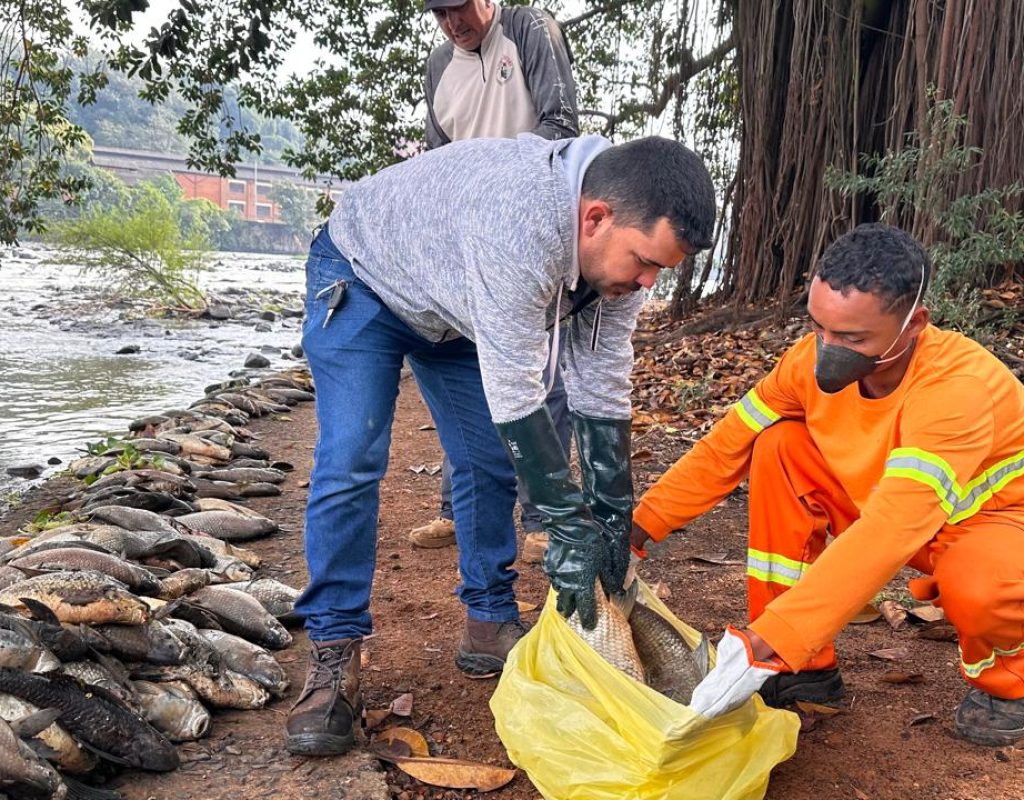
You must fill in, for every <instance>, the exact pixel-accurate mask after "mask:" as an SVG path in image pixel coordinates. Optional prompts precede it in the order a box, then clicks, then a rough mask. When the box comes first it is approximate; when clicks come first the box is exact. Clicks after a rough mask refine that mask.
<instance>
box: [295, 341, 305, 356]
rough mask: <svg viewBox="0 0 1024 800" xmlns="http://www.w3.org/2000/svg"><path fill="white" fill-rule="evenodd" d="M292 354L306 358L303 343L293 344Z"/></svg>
mask: <svg viewBox="0 0 1024 800" xmlns="http://www.w3.org/2000/svg"><path fill="white" fill-rule="evenodd" d="M292 355H293V356H295V357H296V358H304V357H305V355H306V354H305V352H304V351H303V349H302V345H301V344H293V345H292Z"/></svg>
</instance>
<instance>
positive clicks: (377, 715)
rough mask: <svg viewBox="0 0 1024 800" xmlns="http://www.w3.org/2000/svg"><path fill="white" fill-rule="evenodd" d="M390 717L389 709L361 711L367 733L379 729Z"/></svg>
mask: <svg viewBox="0 0 1024 800" xmlns="http://www.w3.org/2000/svg"><path fill="white" fill-rule="evenodd" d="M390 716H391V709H390V708H367V709H365V710H364V711H363V722H364V723H365V728H366V730H368V731H372V730H373V729H374V728H377V727H380V724H381V723H382V722H384V720H386V719H387V718H388V717H390Z"/></svg>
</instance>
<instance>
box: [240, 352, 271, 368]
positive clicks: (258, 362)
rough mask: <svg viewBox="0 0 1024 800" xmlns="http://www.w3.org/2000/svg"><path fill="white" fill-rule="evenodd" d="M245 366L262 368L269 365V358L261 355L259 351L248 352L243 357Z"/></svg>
mask: <svg viewBox="0 0 1024 800" xmlns="http://www.w3.org/2000/svg"><path fill="white" fill-rule="evenodd" d="M245 366H246V367H247V368H248V369H263V368H264V367H269V366H270V359H268V358H267V357H266V356H261V355H260V354H259V353H249V355H248V357H247V358H246V359H245Z"/></svg>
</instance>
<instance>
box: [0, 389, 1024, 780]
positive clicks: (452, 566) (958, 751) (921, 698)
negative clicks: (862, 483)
mask: <svg viewBox="0 0 1024 800" xmlns="http://www.w3.org/2000/svg"><path fill="white" fill-rule="evenodd" d="M429 423H430V418H429V414H428V412H427V410H426V408H425V406H424V404H423V402H422V400H421V399H420V397H419V394H418V392H417V390H416V387H415V385H414V383H413V382H412V381H411V380H407V381H404V382H403V389H402V393H401V396H400V399H399V406H398V414H397V419H396V423H395V426H394V437H393V442H392V449H391V467H390V470H389V472H388V475H387V477H386V479H385V482H384V485H383V488H382V502H381V525H380V542H379V551H378V568H377V573H376V579H375V586H374V594H373V605H372V611H373V614H374V619H375V625H376V633H375V635H374V636H373V637H372V638H371V639H370V640H368V641H367V642H366V644H365V649H366V651H367V653H368V661H367V663H366V665H365V669H364V671H363V692H364V696H365V700H366V705H367V707H368V708H370V709H380V708H385V707H387V706H388V705H389V704H390V703H391V701H392V700H394V699H395V698H396V697H397V696H399V695H401V694H403V693H406V692H411V693H412V694H413V697H414V702H413V712H412V716H411V718H410V719H408V720H404V721H403V720H399V719H396V718H394V717H392V718H391V719H390V720H389V723H386V724H399V723H401V724H406V725H408V726H410V727H413V728H416V729H417V730H419V731H420V732H421V733H422V734H423V735H424V736H425V737H426V738H427V739H428V741H429V742H430V744H431V748H432V750H433V753H434V754H435V755H443V756H449V757H456V758H464V759H471V760H474V761H482V762H486V763H490V764H495V765H502V766H511V765H510V764H509V762H508V759H507V756H506V754H505V751H504V749H503V748H502V745H501V743H500V741H499V740H498V737H497V735H496V734H495V732H494V725H493V719H492V717H491V713H490V710H489V708H488V704H487V701H488V698H489V696H490V694H491V692H492V691H493V689H494V687H495V684H496V680H495V679H489V680H471V679H469V678H467V677H464V676H463V675H462V674H461V673H460V672H459V671H458V670H457V669H456V668H455V666H454V663H453V659H454V655H455V648H456V646H457V643H458V639H459V634H460V631H461V626H462V622H463V618H464V617H463V610H462V607H461V606H460V604H459V602H458V600H457V598H456V597H455V596H454V594H453V590H454V588H455V585H456V583H457V579H458V578H457V566H456V553H455V550H454V548H447V549H442V550H434V551H424V550H415V549H413V548H412V547H411V545H409V543H408V542H407V540H406V534H407V532H408V529H409V528H410V527H411V526H412V525H414V524H420V523H422V522H425V521H427V520H428V519H429V518H431V516H432V515H433V513H434V511H435V505H436V499H437V491H438V486H439V481H440V475H439V474H435V475H433V476H431V475H429V474H427V471H425V470H424V471H422V472H419V473H416V472H413V471H412V470H411V469H410V468H411V467H417V466H419V465H424V464H426V465H428V466H434V465H438V464H439V462H440V460H441V451H440V447H439V445H438V442H437V438H436V434H435V433H434V432H433V431H432V430H429V429H428V430H424V429H422V428H423V427H424V426H427V425H429ZM252 427H253V428H254V430H255V431H256V432H257V433H258V434H259V435H260V436H261V440H262V441H261V443H262V444H263V445H264V446H266V447H268V448H269V449H270V450H271V452H272V453H273V456H274V458H275V459H281V460H286V461H290V462H292V463H293V464H295V466H296V469H295V472H293V473H292V474H291V475H290V476H289V479H288V481H287V482H286V483H285V484H284V489H285V491H284V494H283V496H281V497H276V498H264V499H257V500H253V501H250V502H251V505H252V507H254V508H255V509H257V510H259V511H262V512H263V513H266V514H267V515H269V516H271V517H273V518H274V519H275V520H276V521H277V522H278V523H280V524H282V525H284V526H285V527H286V529H287V530H286V532H284V533H280V534H277V535H275V536H274V537H272V538H269V539H266V540H262V541H257V542H253V543H252V547H253V549H255V550H256V551H258V552H259V553H260V554H261V555H262V556H263V557H264V560H265V564H266V565H267V566H265V567H264V568H263V573H264V574H266V575H270V576H272V577H276V578H278V579H279V580H282V581H285V582H286V583H290V584H291V585H294V586H301V585H303V583H304V581H305V579H306V573H305V567H304V560H303V555H302V512H303V507H304V503H305V495H306V489H305V486H306V481H307V480H308V472H309V467H310V465H311V460H312V448H313V442H314V440H315V430H316V421H315V417H314V413H313V408H312V404H306V405H303V406H300V407H298V408H297V409H296V410H295V411H294V412H293V413H292V414H291V415H290V418H285V417H279V418H277V419H264V420H258V421H256V422H255V423H254V424H253V426H252ZM688 446H689V444H688V443H687V442H686V441H683V437H682V436H681V435H679V434H678V433H677V432H673V430H672V429H669V430H668V431H666V430H665V428H664V426H651V427H650V428H648V429H647V430H646V431H645V432H643V433H638V434H637V435H635V437H634V452H635V453H636V455H637V463H636V470H635V475H636V480H637V488H638V490H641V489H643V488H645V487H646V486H647V485H649V484H650V483H651V482H652V481H653V479H654V478H656V477H657V476H658V475H659V474H660V473H661V472H662V471H663V470H664V469H665V468H667V467H668V466H669V465H670V464H671V463H672V462H673V461H674V460H675V458H676V457H678V455H679V454H680V453H682V452H683V451H684V450H685V449H686V448H687V447H688ZM54 489H55V487H50V490H49V491H46V490H44V491H37V492H36V493H34V494H33V495H30V496H29V497H28V498H27V500H26V502H25V503H24V504H23V505H22V506H21V507H19V508H18V509H16V510H15V511H13V512H12V513H11V514H9V515H8V519H7V520H6V521H5V523H4V525H3V528H4V529H5V530H7V529H10V528H12V527H14V526H16V525H17V524H20V522H21V521H23V520H24V519H27V518H29V517H30V516H31V514H32V512H33V510H34V509H35V508H38V507H41V506H42V505H43V504H44V503H45V500H46V498H47V496H48V495H49V496H52V492H53V490H54ZM744 531H745V495H744V493H743V492H742V490H738V491H737V493H736V494H735V495H734V496H733V497H730V498H729V499H728V500H726V501H725V502H724V503H723V504H722V505H720V506H719V507H718V508H716V509H715V510H713V511H712V512H711V513H709V514H708V515H706V517H705V518H704V519H702V520H700V521H698V522H696V523H695V524H693V525H692V526H691V527H690V528H689V529H688V531H687V533H686V535H682V534H678V535H676V536H674V537H670V538H669V539H668V541H667V542H666V543H664V544H663V545H660V546H658V547H657V548H656V549H655V550H654V552H653V554H652V558H651V559H649V561H648V562H646V563H645V564H643V566H642V568H641V575H642V577H644V578H645V579H646V580H647V581H648V582H649V583H651V584H656V583H658V582H661V584H662V586H663V587H665V588H667V590H668V592H669V595H668V597H667V598H666V600H665V602H666V603H667V604H668V605H669V606H670V607H671V608H672V609H673V610H674V611H675V613H676V614H677V615H678V616H679V617H680V618H682V619H684V620H686V621H687V622H689V623H690V624H692V625H694V626H695V627H698V628H704V629H705V630H707V631H708V632H710V633H713V634H714V635H716V636H717V634H718V633H719V632H720V631H721V629H722V628H723V626H724V625H725V624H727V623H730V622H731V623H742V622H743V621H744V615H745V599H744V591H745V589H744V568H743V566H742V565H741V563H740V562H742V561H743V560H744V558H745V547H746V541H745V534H744ZM700 556H703V557H708V558H711V561H707V560H700V559H699V558H695V557H700ZM722 561H724V562H730V563H713V562H722ZM904 577H905V576H904ZM902 587H903V582H902V581H901V580H897V581H894V582H893V584H892V586H891V590H892V595H893V596H894V597H895V596H898V595H899V594H900V592H901V591H902ZM546 591H547V581H546V579H545V577H544V574H543V572H542V571H541V569H540V567H539V566H530V565H520V582H519V597H520V599H521V600H525V601H528V602H532V603H537V604H540V603H542V602H543V600H544V597H545V594H546ZM536 616H537V612H531V613H528V614H526V615H525V619H526V621H527V622H531V621H532V620H533V619H535V618H536ZM921 630H922V626H915V625H909V624H907V625H904V626H903V627H902V628H901V629H900V630H898V631H894V630H892V629H891V628H890V626H889V625H888V624H887V623H886V622H885V621H884V620H879V621H876V622H874V623H871V624H862V625H855V626H850V627H849V628H848V629H847V630H846V631H844V632H843V634H842V635H841V636H840V638H839V641H838V648H839V653H840V658H841V663H842V669H843V675H844V678H845V680H846V685H847V688H848V695H847V698H846V699H845V701H844V702H843V703H842V706H841V712H840V713H839V714H837V715H835V716H832V717H828V718H820V719H817V720H816V721H808V720H805V730H804V731H803V732H802V733H801V734H800V741H799V747H798V750H797V753H796V755H795V756H794V757H793V758H792V759H790V760H789V761H788V762H786V763H784V764H782V765H780V766H779V767H778V768H777V769H776V770H775V772H774V773H773V776H772V780H771V784H770V787H769V791H768V795H767V796H768V798H771V800H821V798H850V800H896V799H897V798H908V799H910V800H1014V799H1016V798H1024V749H1018V748H1004V749H1001V750H993V749H984V748H980V747H975V746H972V745H969V744H966V743H963V742H961V741H959V740H957V739H955V738H954V737H953V726H952V717H953V711H954V709H955V708H956V705H957V704H958V702H959V701H960V699H961V697H962V695H963V693H964V691H965V684H964V683H963V681H962V680H961V679H960V678H959V677H958V675H957V670H956V663H957V649H956V644H955V643H954V642H952V641H948V640H946V641H941V640H938V641H937V640H931V639H926V638H923V637H921V636H920V633H921ZM295 633H296V634H297V635H296V642H295V644H294V645H293V646H292V647H291V648H290V649H288V650H286V651H282V652H280V653H278V657H279V659H280V660H281V661H282V662H283V663H284V664H285V666H286V668H287V669H288V670H289V673H290V675H291V676H292V680H293V684H295V685H293V687H292V690H291V693H290V696H289V697H288V698H284V699H282V700H278V701H275V702H274V703H273V704H271V705H270V706H269V707H268V708H267V709H265V710H263V711H259V712H228V713H218V714H216V715H215V718H214V725H213V729H212V734H211V736H210V737H209V738H208V739H205V740H203V741H201V742H198V743H194V744H189V745H185V746H183V747H182V748H181V750H182V756H183V760H185V761H186V763H185V764H184V765H183V766H182V767H181V768H180V769H179V770H178V771H176V772H174V773H171V774H168V775H147V774H141V773H122V774H120V775H119V776H118V777H117V778H115V779H114V781H113V782H112V783H113V785H114V786H116V787H117V788H119V789H120V790H121V791H122V792H123V793H124V795H125V797H126V798H127V800H146V799H147V798H155V799H159V800H163V798H183V800H186V799H190V798H197V799H198V798H204V800H215V799H216V798H237V797H253V796H263V797H267V798H282V799H283V800H284V799H286V800H290V799H291V798H300V797H301V798H306V797H322V798H331V799H333V798H359V799H360V800H369V798H377V797H389V796H390V797H398V798H402V800H410V799H411V798H430V799H431V800H440V799H441V798H474V797H477V796H478V795H477V793H475V792H471V791H453V790H442V789H436V788H430V787H426V786H424V785H422V784H419V783H417V782H415V781H413V780H412V779H410V778H408V777H407V776H405V775H404V774H403V773H401V772H399V771H397V770H396V769H394V768H389V769H387V770H386V772H384V773H381V772H380V765H379V762H377V761H376V760H375V759H373V758H372V757H370V756H369V755H368V754H367V753H366V752H365V751H364V750H359V751H357V752H356V753H354V754H353V755H351V756H347V757H344V758H341V759H327V760H316V759H312V760H311V759H302V758H293V757H291V756H289V755H288V754H287V753H285V752H284V750H283V747H282V738H281V735H282V727H283V724H284V719H285V715H286V713H287V709H288V707H289V705H290V703H291V698H292V697H293V696H294V693H295V692H296V691H298V688H299V687H300V686H301V682H302V674H303V670H304V662H305V650H306V646H307V643H306V640H305V637H304V636H303V635H301V632H300V631H295ZM888 648H905V650H906V653H905V655H904V656H902V657H899V658H897V659H896V660H885V659H880V658H877V657H873V656H872V655H870V654H871V653H873V652H876V651H879V650H882V649H888ZM892 672H900V673H904V677H905V676H907V675H912V676H919V677H915V678H914V679H913V680H914V681H916V682H911V683H901V684H894V683H889V682H887V681H886V676H887V673H892ZM538 724H543V723H538ZM385 781H386V786H385ZM487 796H489V797H491V798H493V799H494V800H535V798H538V797H539V795H538V793H537V791H536V789H534V788H533V786H532V785H531V783H530V781H529V779H528V778H527V777H526V776H525V775H524V774H522V773H521V772H520V773H519V774H518V776H517V777H516V778H515V779H514V780H513V781H512V782H511V783H510V784H508V785H507V786H506V787H505V788H503V789H501V790H499V791H496V792H493V793H490V794H489V795H487Z"/></svg>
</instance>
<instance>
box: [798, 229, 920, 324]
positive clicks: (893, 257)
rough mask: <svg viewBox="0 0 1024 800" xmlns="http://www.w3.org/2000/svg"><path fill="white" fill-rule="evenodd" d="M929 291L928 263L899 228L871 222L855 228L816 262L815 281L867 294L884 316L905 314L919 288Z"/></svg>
mask: <svg viewBox="0 0 1024 800" xmlns="http://www.w3.org/2000/svg"><path fill="white" fill-rule="evenodd" d="M922 270H924V288H923V289H921V297H922V299H923V298H924V293H925V292H926V291H927V289H928V278H929V276H930V274H931V261H930V260H929V258H928V253H927V252H926V251H925V249H924V248H923V247H922V246H921V243H920V242H918V241H917V240H916V239H915V238H914V237H913V236H911V235H910V234H909V233H907V232H906V231H903V230H900V229H899V228H893V227H890V226H889V225H883V224H881V223H878V222H873V223H869V224H865V225H858V226H857V227H856V228H854V229H853V230H852V231H850V232H849V233H845V234H843V235H842V236H840V237H839V238H838V239H836V240H835V241H834V242H832V244H831V245H829V246H828V248H827V249H826V250H825V252H824V253H823V254H822V256H821V261H819V262H818V277H819V278H821V279H822V280H823V281H825V283H827V284H828V285H829V286H831V287H832V288H833V289H835V290H836V291H837V292H842V293H844V294H845V293H846V292H847V291H849V290H850V289H856V290H857V291H860V292H870V293H871V294H874V295H877V296H878V297H879V298H881V300H882V308H883V309H884V310H885V311H886V312H892V313H905V312H906V311H908V310H909V309H910V306H911V304H912V303H913V302H914V298H916V297H917V293H918V288H919V287H920V286H921V271H922Z"/></svg>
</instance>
